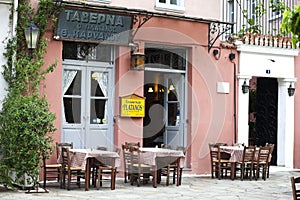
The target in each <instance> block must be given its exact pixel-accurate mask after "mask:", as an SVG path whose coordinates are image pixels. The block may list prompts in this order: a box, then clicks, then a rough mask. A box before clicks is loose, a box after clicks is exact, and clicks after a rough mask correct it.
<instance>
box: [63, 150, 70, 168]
mask: <svg viewBox="0 0 300 200" xmlns="http://www.w3.org/2000/svg"><path fill="white" fill-rule="evenodd" d="M61 150H62V151H61V157H62V166H63V169H68V170H70V168H71V159H70V151H69V148H66V147H62V148H61Z"/></svg>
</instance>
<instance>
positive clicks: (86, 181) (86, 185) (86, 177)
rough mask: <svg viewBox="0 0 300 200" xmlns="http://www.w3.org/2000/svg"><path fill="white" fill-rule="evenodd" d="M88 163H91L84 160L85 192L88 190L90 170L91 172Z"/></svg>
mask: <svg viewBox="0 0 300 200" xmlns="http://www.w3.org/2000/svg"><path fill="white" fill-rule="evenodd" d="M90 162H91V159H90V158H87V159H86V167H85V191H88V190H89V185H90V170H91V168H90V165H91V164H90Z"/></svg>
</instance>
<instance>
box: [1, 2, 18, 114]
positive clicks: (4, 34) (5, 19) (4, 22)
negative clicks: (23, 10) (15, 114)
mask: <svg viewBox="0 0 300 200" xmlns="http://www.w3.org/2000/svg"><path fill="white" fill-rule="evenodd" d="M17 4H18V1H15V2H14V1H13V0H0V19H1V29H0V72H1V74H0V109H1V108H2V102H3V99H4V97H5V94H6V90H5V88H6V83H5V81H4V79H3V76H2V72H3V68H2V67H1V66H2V65H4V64H6V59H5V57H4V56H3V53H4V51H5V47H6V44H7V41H8V38H11V37H12V35H13V34H14V29H15V24H16V21H17V17H16V12H14V15H13V16H12V18H11V19H10V15H11V11H10V10H11V8H12V6H13V5H17ZM15 7H16V6H15Z"/></svg>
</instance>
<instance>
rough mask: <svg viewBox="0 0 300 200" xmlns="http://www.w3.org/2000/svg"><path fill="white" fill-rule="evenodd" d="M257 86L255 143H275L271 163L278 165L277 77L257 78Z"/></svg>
mask: <svg viewBox="0 0 300 200" xmlns="http://www.w3.org/2000/svg"><path fill="white" fill-rule="evenodd" d="M256 86H257V87H256V124H255V130H256V135H255V139H254V145H257V146H265V144H266V143H269V144H275V148H274V151H273V155H272V160H271V164H272V165H277V163H276V161H277V112H278V83H277V79H276V78H257V83H256Z"/></svg>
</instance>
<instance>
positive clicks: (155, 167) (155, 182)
mask: <svg viewBox="0 0 300 200" xmlns="http://www.w3.org/2000/svg"><path fill="white" fill-rule="evenodd" d="M153 171H154V172H153V187H154V188H156V187H157V173H158V170H157V166H156V165H155V166H154V167H153Z"/></svg>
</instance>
